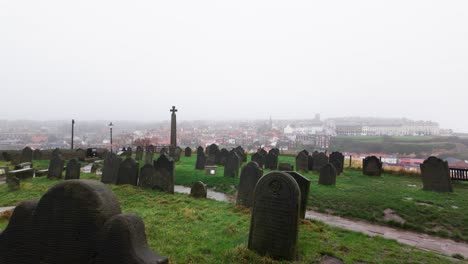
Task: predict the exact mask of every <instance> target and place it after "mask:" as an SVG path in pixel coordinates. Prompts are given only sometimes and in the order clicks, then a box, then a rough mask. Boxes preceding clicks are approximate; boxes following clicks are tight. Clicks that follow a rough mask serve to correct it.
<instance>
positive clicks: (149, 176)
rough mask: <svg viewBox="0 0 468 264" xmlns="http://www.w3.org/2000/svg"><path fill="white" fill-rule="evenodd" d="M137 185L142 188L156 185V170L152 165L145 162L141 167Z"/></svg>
mask: <svg viewBox="0 0 468 264" xmlns="http://www.w3.org/2000/svg"><path fill="white" fill-rule="evenodd" d="M138 186H140V187H142V188H154V186H156V171H155V170H154V167H153V165H151V164H145V165H144V166H143V167H141V170H140V179H139V180H138Z"/></svg>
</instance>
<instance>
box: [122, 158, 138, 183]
mask: <svg viewBox="0 0 468 264" xmlns="http://www.w3.org/2000/svg"><path fill="white" fill-rule="evenodd" d="M137 183H138V162H135V160H133V159H132V158H126V159H125V160H124V161H123V162H121V163H120V166H119V172H118V174H117V184H118V185H121V184H130V185H134V186H136V185H137Z"/></svg>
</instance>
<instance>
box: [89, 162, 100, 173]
mask: <svg viewBox="0 0 468 264" xmlns="http://www.w3.org/2000/svg"><path fill="white" fill-rule="evenodd" d="M99 168H100V165H99V164H98V163H93V165H91V173H96V171H97V169H99Z"/></svg>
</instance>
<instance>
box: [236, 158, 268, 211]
mask: <svg viewBox="0 0 468 264" xmlns="http://www.w3.org/2000/svg"><path fill="white" fill-rule="evenodd" d="M262 175H263V170H262V168H260V166H259V165H258V163H256V162H255V161H251V162H249V163H247V165H245V166H244V167H243V168H242V170H241V174H240V179H239V188H238V192H237V201H236V204H237V205H242V206H245V207H252V203H253V196H254V189H255V185H256V184H257V182H258V180H259V179H260V177H262Z"/></svg>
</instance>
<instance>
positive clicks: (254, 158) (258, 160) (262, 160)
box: [250, 152, 265, 168]
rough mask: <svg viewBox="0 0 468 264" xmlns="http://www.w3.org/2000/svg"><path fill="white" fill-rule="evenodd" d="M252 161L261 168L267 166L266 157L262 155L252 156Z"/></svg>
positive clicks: (257, 153)
mask: <svg viewBox="0 0 468 264" xmlns="http://www.w3.org/2000/svg"><path fill="white" fill-rule="evenodd" d="M250 161H253V162H256V163H257V164H258V166H260V168H263V165H264V164H265V156H262V154H260V153H259V152H256V153H255V154H253V155H252V157H250Z"/></svg>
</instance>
